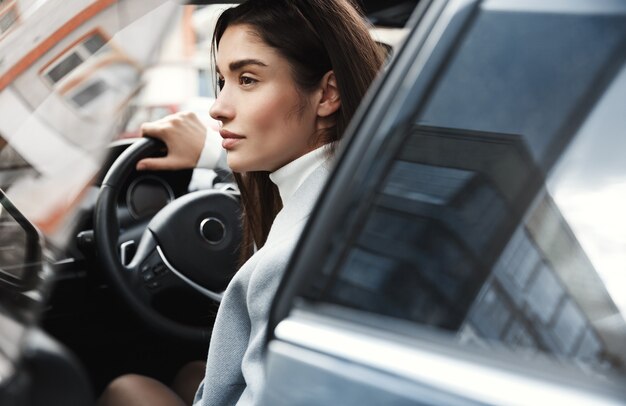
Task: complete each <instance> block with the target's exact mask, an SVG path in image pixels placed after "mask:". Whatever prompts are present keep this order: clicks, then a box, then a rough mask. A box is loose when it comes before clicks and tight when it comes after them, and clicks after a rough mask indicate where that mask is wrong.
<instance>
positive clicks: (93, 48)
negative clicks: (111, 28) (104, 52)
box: [83, 34, 106, 54]
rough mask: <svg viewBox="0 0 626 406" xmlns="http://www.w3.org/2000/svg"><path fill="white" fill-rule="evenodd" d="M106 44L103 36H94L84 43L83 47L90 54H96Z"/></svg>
mask: <svg viewBox="0 0 626 406" xmlns="http://www.w3.org/2000/svg"><path fill="white" fill-rule="evenodd" d="M105 43H106V42H105V41H104V38H102V35H100V34H93V35H91V36H90V37H89V38H87V39H86V40H85V42H83V45H84V46H85V48H87V50H88V51H89V52H90V53H92V54H95V53H96V52H97V51H98V50H99V49H100V48H102V47H103V46H104V45H105Z"/></svg>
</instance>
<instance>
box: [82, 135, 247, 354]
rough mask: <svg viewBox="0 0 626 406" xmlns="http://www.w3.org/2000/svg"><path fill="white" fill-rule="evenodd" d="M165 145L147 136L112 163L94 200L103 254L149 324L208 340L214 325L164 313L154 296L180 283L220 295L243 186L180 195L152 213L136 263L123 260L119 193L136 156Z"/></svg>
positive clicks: (230, 271)
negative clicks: (199, 323) (240, 187)
mask: <svg viewBox="0 0 626 406" xmlns="http://www.w3.org/2000/svg"><path fill="white" fill-rule="evenodd" d="M164 148H165V145H164V144H163V143H162V142H161V141H158V140H155V139H151V138H141V139H139V140H137V141H136V142H135V143H133V144H132V145H131V146H129V147H128V148H127V149H126V150H125V151H124V152H123V153H122V154H121V155H120V156H119V157H118V158H117V160H116V161H115V162H114V163H113V165H112V166H111V167H110V169H109V171H108V173H107V174H106V176H105V178H104V181H103V182H102V186H101V188H100V192H99V195H98V199H97V202H96V207H95V214H94V216H95V220H94V239H95V243H96V250H97V255H98V258H99V260H100V263H101V266H102V268H103V269H104V271H105V273H106V274H107V275H108V277H109V280H110V281H111V284H112V285H113V286H114V287H115V288H116V289H117V291H118V292H119V293H120V294H121V296H122V297H123V299H124V300H125V301H126V302H127V303H128V305H129V306H130V308H131V309H132V310H134V311H135V313H136V314H137V315H138V316H139V318H140V319H141V320H143V321H144V322H145V323H147V325H148V326H149V327H152V328H153V329H155V330H156V331H157V332H160V333H163V334H166V335H169V336H171V337H175V338H178V339H183V340H192V341H197V342H198V341H202V342H204V343H206V342H208V340H209V337H210V333H211V329H210V328H209V326H205V327H199V326H193V325H189V324H187V323H183V322H180V321H177V320H174V319H172V318H169V317H166V316H165V315H163V314H161V313H160V312H159V311H157V310H156V309H155V307H154V302H155V300H154V299H155V298H156V297H158V296H159V295H163V294H167V293H168V292H172V291H173V290H175V289H177V290H180V289H181V288H182V289H192V290H194V291H196V292H200V293H201V294H202V295H204V296H206V297H208V298H210V299H212V300H214V301H218V302H219V301H220V300H221V296H222V293H223V291H224V290H225V289H226V286H227V285H228V282H229V281H230V279H231V278H232V276H233V275H234V273H235V270H236V265H237V260H238V251H239V244H240V242H241V233H242V232H241V220H240V219H241V211H240V210H241V209H240V204H239V198H238V195H237V193H235V192H234V191H232V190H216V189H207V190H201V191H197V192H192V193H189V194H186V195H184V196H182V197H179V198H178V199H176V200H174V201H173V202H171V203H170V204H168V205H167V206H165V207H164V208H163V209H161V210H160V211H159V212H158V213H157V214H156V215H155V216H154V217H153V218H152V219H151V220H150V222H149V223H148V225H147V227H146V228H145V230H144V231H143V234H142V236H141V239H140V241H139V244H138V246H137V250H136V253H135V255H134V257H133V258H132V260H131V261H130V263H128V264H125V263H124V262H123V261H122V255H121V254H120V252H121V249H122V250H123V248H124V247H120V245H121V244H120V242H119V237H120V227H119V224H120V221H119V220H120V219H119V218H118V200H119V197H120V192H122V189H123V186H124V185H125V183H126V182H127V181H128V179H129V177H130V176H131V175H133V174H134V172H135V166H136V163H137V162H138V161H139V160H140V159H142V158H145V157H149V156H155V155H157V154H158V153H159V152H160V151H163V150H164ZM122 245H123V243H122ZM207 310H208V309H207Z"/></svg>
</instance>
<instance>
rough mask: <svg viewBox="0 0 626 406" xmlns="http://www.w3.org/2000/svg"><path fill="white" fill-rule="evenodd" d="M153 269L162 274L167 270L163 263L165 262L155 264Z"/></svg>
mask: <svg viewBox="0 0 626 406" xmlns="http://www.w3.org/2000/svg"><path fill="white" fill-rule="evenodd" d="M152 271H153V272H154V273H155V274H157V275H160V274H162V273H163V272H165V265H163V264H158V265H155V266H154V268H152Z"/></svg>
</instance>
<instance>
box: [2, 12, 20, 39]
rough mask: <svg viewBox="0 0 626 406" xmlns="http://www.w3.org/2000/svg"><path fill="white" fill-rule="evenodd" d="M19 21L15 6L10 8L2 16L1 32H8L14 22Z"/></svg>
mask: <svg viewBox="0 0 626 406" xmlns="http://www.w3.org/2000/svg"><path fill="white" fill-rule="evenodd" d="M15 21H17V12H16V11H15V8H11V9H9V10H8V11H7V12H6V13H4V14H3V15H1V16H0V34H2V33H3V32H6V31H7V30H8V29H9V28H11V26H12V25H13V23H14V22H15Z"/></svg>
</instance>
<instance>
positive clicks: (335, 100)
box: [317, 70, 341, 117]
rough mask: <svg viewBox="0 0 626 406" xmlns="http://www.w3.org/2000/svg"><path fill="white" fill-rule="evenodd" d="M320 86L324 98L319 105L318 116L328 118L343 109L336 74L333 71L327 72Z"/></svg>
mask: <svg viewBox="0 0 626 406" xmlns="http://www.w3.org/2000/svg"><path fill="white" fill-rule="evenodd" d="M320 84H321V92H322V97H321V99H320V100H319V103H318V105H317V115H318V116H319V117H328V116H330V115H332V114H333V113H334V112H336V111H337V110H338V109H339V107H341V98H340V97H339V89H338V88H337V78H335V72H333V71H332V70H330V71H328V72H326V74H325V75H324V77H323V78H322V80H321V82H320Z"/></svg>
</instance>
